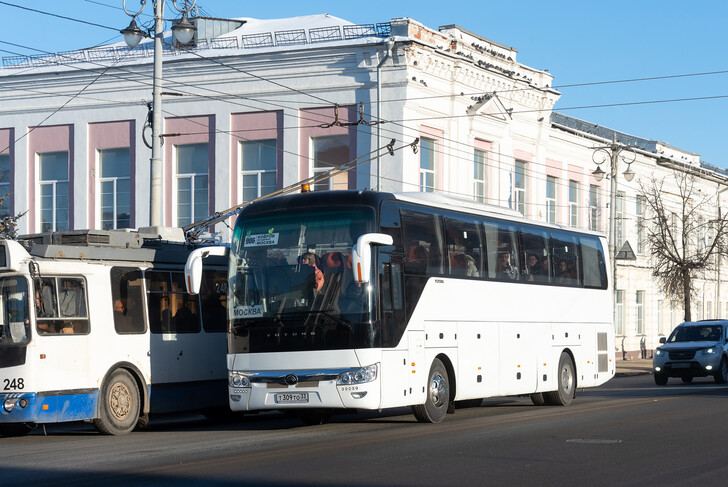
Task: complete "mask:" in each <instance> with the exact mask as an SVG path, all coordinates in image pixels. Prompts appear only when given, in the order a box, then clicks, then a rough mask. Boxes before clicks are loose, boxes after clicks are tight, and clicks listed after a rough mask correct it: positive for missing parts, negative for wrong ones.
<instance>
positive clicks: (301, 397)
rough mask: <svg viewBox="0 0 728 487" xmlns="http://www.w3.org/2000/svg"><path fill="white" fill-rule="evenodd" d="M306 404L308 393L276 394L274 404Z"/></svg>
mask: <svg viewBox="0 0 728 487" xmlns="http://www.w3.org/2000/svg"><path fill="white" fill-rule="evenodd" d="M307 402H308V392H294V393H285V394H276V404H305V403H307Z"/></svg>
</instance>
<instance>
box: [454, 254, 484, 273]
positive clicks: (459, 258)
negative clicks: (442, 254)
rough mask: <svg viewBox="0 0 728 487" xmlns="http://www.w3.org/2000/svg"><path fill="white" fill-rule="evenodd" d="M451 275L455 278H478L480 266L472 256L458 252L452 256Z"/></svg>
mask: <svg viewBox="0 0 728 487" xmlns="http://www.w3.org/2000/svg"><path fill="white" fill-rule="evenodd" d="M450 274H451V275H453V276H465V277H478V276H479V275H480V273H479V272H478V266H477V265H476V264H475V259H474V258H473V257H471V256H470V255H468V254H466V253H463V252H458V253H454V254H452V255H451V256H450Z"/></svg>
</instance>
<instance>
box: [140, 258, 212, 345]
mask: <svg viewBox="0 0 728 487" xmlns="http://www.w3.org/2000/svg"><path fill="white" fill-rule="evenodd" d="M146 278H147V307H148V311H149V328H150V329H151V330H152V333H197V332H199V331H200V314H199V312H198V306H197V297H196V296H193V295H191V294H187V291H186V290H185V284H184V274H183V273H181V272H168V271H147V272H146Z"/></svg>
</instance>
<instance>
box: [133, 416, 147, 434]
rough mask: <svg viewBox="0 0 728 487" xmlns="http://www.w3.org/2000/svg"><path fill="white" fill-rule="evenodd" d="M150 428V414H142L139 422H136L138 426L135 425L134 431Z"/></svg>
mask: <svg viewBox="0 0 728 487" xmlns="http://www.w3.org/2000/svg"><path fill="white" fill-rule="evenodd" d="M148 429H150V426H149V415H148V414H140V415H139V419H138V420H137V424H136V426H134V431H146V430H148Z"/></svg>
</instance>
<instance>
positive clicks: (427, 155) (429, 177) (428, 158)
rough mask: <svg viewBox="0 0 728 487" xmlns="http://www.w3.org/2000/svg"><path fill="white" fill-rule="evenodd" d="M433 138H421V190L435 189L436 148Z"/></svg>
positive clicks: (429, 190)
mask: <svg viewBox="0 0 728 487" xmlns="http://www.w3.org/2000/svg"><path fill="white" fill-rule="evenodd" d="M436 149H437V146H436V144H435V141H434V140H433V139H428V138H426V137H422V139H420V191H423V192H430V193H431V192H433V191H435V150H436Z"/></svg>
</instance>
